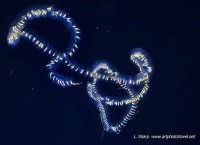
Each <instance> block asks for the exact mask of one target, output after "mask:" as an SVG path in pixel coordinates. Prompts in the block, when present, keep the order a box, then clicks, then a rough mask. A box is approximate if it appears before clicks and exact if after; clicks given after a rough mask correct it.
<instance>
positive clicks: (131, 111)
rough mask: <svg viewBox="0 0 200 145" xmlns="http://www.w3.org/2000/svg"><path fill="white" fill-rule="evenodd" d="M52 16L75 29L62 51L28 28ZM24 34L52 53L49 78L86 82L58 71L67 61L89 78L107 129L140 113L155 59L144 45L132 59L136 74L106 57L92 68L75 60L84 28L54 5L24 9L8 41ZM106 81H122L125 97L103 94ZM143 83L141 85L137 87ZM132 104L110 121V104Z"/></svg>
mask: <svg viewBox="0 0 200 145" xmlns="http://www.w3.org/2000/svg"><path fill="white" fill-rule="evenodd" d="M41 17H49V18H53V19H54V20H58V21H60V22H61V23H63V24H64V25H65V26H66V27H67V30H68V31H69V32H70V33H71V40H70V45H69V46H68V47H67V48H66V49H65V51H63V52H61V51H58V50H56V49H54V48H53V47H52V46H50V45H49V44H48V43H47V42H45V41H44V40H43V39H42V38H40V37H39V36H38V35H36V34H34V33H32V31H28V30H27V29H26V28H25V26H26V25H27V23H28V22H29V21H31V20H33V19H37V18H41ZM20 38H24V39H26V40H28V41H30V42H32V43H33V45H34V46H36V48H38V49H39V50H40V51H42V52H43V53H44V54H46V55H48V56H49V57H50V62H49V64H47V65H46V67H47V71H48V75H49V78H50V79H51V80H52V82H54V83H55V84H57V85H58V86H61V87H68V86H76V85H81V84H82V82H81V81H79V82H77V81H75V80H74V78H72V77H71V76H64V75H62V74H60V73H58V71H57V69H56V68H57V67H58V66H59V65H64V66H65V67H66V68H68V69H69V70H71V71H72V72H74V73H77V74H79V75H80V76H83V77H85V78H88V79H87V80H88V82H87V87H86V88H87V92H88V95H89V97H90V100H91V101H92V103H94V104H95V105H96V106H97V107H98V109H99V112H100V118H101V122H102V125H103V128H104V130H105V131H108V132H115V133H120V131H121V129H122V128H123V127H124V126H125V125H126V123H127V122H128V121H129V120H131V119H132V117H133V116H134V115H135V113H136V109H137V105H138V102H139V101H140V100H141V99H142V98H143V97H144V95H145V94H146V93H147V91H148V90H149V81H150V77H151V75H152V70H153V67H152V63H151V61H150V59H149V57H148V55H147V53H146V52H145V51H144V50H142V49H141V48H136V49H134V50H132V51H131V53H130V60H131V62H132V63H133V64H134V65H135V66H136V67H137V68H138V71H139V72H138V73H137V74H136V75H135V76H128V75H124V74H123V75H122V74H121V73H120V72H118V71H117V70H116V69H114V67H112V66H111V65H110V64H108V63H107V62H105V61H102V62H98V63H96V64H95V65H94V66H93V68H92V69H89V68H88V69H87V68H86V67H83V66H80V65H79V64H78V63H76V62H75V61H74V60H73V56H74V54H75V53H76V51H77V50H78V48H79V43H80V29H79V28H78V26H77V25H76V24H75V22H74V21H73V19H72V18H71V17H70V16H69V15H68V14H66V13H65V12H64V11H62V10H59V9H56V8H55V7H53V6H37V7H31V8H29V9H28V10H26V11H24V12H23V13H22V14H21V15H20V16H18V17H17V19H16V20H15V21H14V22H13V23H12V25H11V27H10V30H9V33H8V37H7V41H8V44H9V45H11V46H16V45H17V44H18V43H19V40H20ZM99 81H105V82H111V83H114V84H116V85H118V86H119V87H120V88H121V89H122V90H124V91H125V92H126V95H125V96H124V97H122V98H118V97H111V96H105V95H103V94H102V93H101V92H100V91H99V89H98V85H97V84H98V82H99ZM136 86H139V87H140V89H134V87H136ZM124 105H126V106H128V111H127V112H126V113H125V115H124V116H123V118H122V119H121V120H120V121H119V122H118V123H112V122H111V121H110V116H109V110H108V106H111V107H112V106H117V107H121V106H124Z"/></svg>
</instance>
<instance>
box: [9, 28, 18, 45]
mask: <svg viewBox="0 0 200 145" xmlns="http://www.w3.org/2000/svg"><path fill="white" fill-rule="evenodd" d="M21 33H22V31H21V30H20V29H19V28H18V27H17V26H11V28H10V30H9V33H8V36H7V43H8V45H10V46H16V45H17V44H18V43H19V39H20V36H21Z"/></svg>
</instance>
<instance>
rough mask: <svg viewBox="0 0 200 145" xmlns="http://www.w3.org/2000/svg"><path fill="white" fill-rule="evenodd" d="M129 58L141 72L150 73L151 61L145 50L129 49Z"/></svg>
mask: <svg viewBox="0 0 200 145" xmlns="http://www.w3.org/2000/svg"><path fill="white" fill-rule="evenodd" d="M130 58H131V61H132V62H133V63H135V64H136V65H137V66H138V67H139V69H140V71H141V72H143V73H144V72H147V73H152V69H153V67H152V61H151V59H150V57H149V56H148V54H147V52H146V51H144V50H143V49H141V48H135V49H133V50H132V51H131V53H130Z"/></svg>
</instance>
